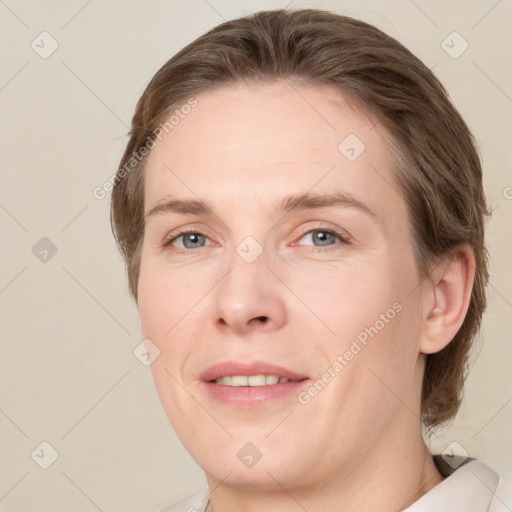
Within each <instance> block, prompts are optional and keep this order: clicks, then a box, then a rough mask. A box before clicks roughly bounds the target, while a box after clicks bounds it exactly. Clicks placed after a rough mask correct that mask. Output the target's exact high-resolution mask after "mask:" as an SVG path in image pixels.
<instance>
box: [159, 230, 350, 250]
mask: <svg viewBox="0 0 512 512" xmlns="http://www.w3.org/2000/svg"><path fill="white" fill-rule="evenodd" d="M315 231H316V232H321V233H328V234H330V235H334V236H335V237H337V238H339V240H340V243H341V244H343V245H347V244H349V243H350V239H349V237H348V236H347V235H346V234H344V233H341V232H340V231H338V230H336V229H334V228H330V227H327V226H318V227H315V228H313V229H308V230H307V231H305V232H304V233H302V235H301V236H300V238H299V240H301V239H302V238H304V237H305V236H306V235H308V234H309V233H312V232H315ZM190 234H194V235H201V236H204V237H205V238H208V236H207V235H205V234H204V233H202V232H201V231H199V230H197V229H185V230H183V231H179V232H178V233H175V234H174V235H172V237H171V238H168V239H166V240H164V242H163V244H162V245H163V247H164V248H166V247H167V246H170V245H171V244H172V242H174V241H175V240H177V239H178V238H180V237H182V236H184V235H190ZM336 245H337V244H330V245H326V246H319V247H315V246H311V247H312V252H327V251H330V250H335V249H336V248H337V247H336ZM177 249H178V251H180V252H182V253H188V252H194V251H196V250H197V249H186V248H185V249H183V248H181V247H178V248H177ZM199 249H201V247H199Z"/></svg>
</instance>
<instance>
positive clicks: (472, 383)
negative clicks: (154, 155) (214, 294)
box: [0, 0, 512, 512]
mask: <svg viewBox="0 0 512 512" xmlns="http://www.w3.org/2000/svg"><path fill="white" fill-rule="evenodd" d="M285 6H288V7H290V8H300V7H313V8H323V9H328V10H332V11H335V12H338V13H341V14H347V15H351V16H354V17H356V18H360V19H362V20H364V21H367V22H369V23H372V24H374V25H376V26H377V27H379V28H380V29H382V30H384V31H385V32H387V33H388V34H390V35H391V36H393V37H395V38H397V39H398V40H399V41H400V42H402V43H403V44H405V46H407V47H408V48H409V49H410V50H411V51H413V52H414V53H415V54H416V55H417V56H418V57H420V58H421V59H422V60H423V61H424V62H425V63H426V65H427V66H429V67H430V68H432V69H433V71H434V73H435V74H436V75H437V76H438V77H439V78H440V79H441V81H442V82H443V83H444V84H445V86H446V87H447V89H448V91H449V93H450V95H451V97H452V99H453V101H454V103H455V105H456V106H457V108H458V109H459V110H460V112H461V113H462V115H463V117H464V118H465V119H466V121H467V123H468V124H469V126H470V128H471V130H472V131H473V133H474V135H475V138H476V140H477V143H478V145H479V147H480V150H481V154H482V159H483V164H484V172H485V190H486V194H487V197H488V201H489V203H490V205H491V206H492V208H493V210H494V215H493V218H492V220H491V221H490V222H489V224H488V230H487V234H488V246H489V250H490V253H491V257H492V261H491V268H490V271H491V286H490V288H489V297H490V299H489V308H488V311H487V312H486V314H485V319H484V325H483V330H482V336H481V338H480V341H479V343H478V344H477V346H476V349H475V351H474V354H473V361H474V364H473V367H472V371H471V374H470V377H469V378H468V380H467V386H466V394H465V401H464V404H463V407H462V409H461V411H460V414H459V415H458V417H457V419H456V420H455V421H454V422H453V424H452V425H450V426H449V427H448V428H446V429H444V430H442V431H439V432H437V433H436V435H435V436H434V437H433V438H432V441H431V443H432V444H431V446H432V449H433V450H434V451H437V452H441V451H443V450H444V449H445V448H446V447H447V446H449V445H452V447H455V451H461V450H465V451H467V452H468V453H469V454H470V455H471V456H473V457H476V458H479V459H481V460H483V461H484V462H486V463H488V464H489V465H490V466H491V467H493V468H494V469H495V470H496V471H498V472H505V471H507V468H508V467H509V466H510V465H511V453H512V438H511V435H510V432H511V431H512V429H511V425H512V383H511V378H510V368H511V363H512V342H511V340H510V332H511V325H512V324H511V317H512V272H511V263H510V262H511V259H512V244H511V234H510V233H511V229H510V221H511V218H512V173H511V162H512V152H511V147H512V144H511V131H512V130H511V118H512V74H511V67H510V66H511V64H510V63H511V61H512V55H511V48H512V32H511V31H510V26H511V25H512V2H511V1H510V0H501V1H496V0H493V1H485V0H480V1H474V0H472V1H468V0H457V1H455V0H452V1H448V2H447V1H445V0H435V1H432V0H430V1H426V0H414V1H413V0H392V1H391V0H388V1H386V2H383V1H382V0H380V1H379V0H373V1H372V0H350V1H349V0H347V1H344V0H337V1H334V0H333V1H327V0H325V1H320V0H319V1H311V2H301V1H299V0H294V1H292V2H289V0H283V1H273V2H271V1H257V0H251V1H245V2H240V1H235V0H209V1H206V0H189V1H187V2H178V1H163V0H150V1H144V2H142V1H138V2H136V1H123V2H121V1H100V0H89V1H86V0H72V1H70V0H68V1H55V0H48V1H45V2H37V1H35V0H34V1H27V0H5V1H3V0H2V1H0V40H1V48H2V50H1V52H2V65H1V70H0V73H1V74H0V109H1V116H2V125H1V135H0V145H1V165H2V168H1V169H2V171H1V180H2V181H1V187H0V229H1V244H2V245H1V247H2V250H1V270H0V311H1V313H0V314H1V317H0V326H1V327H0V328H1V341H0V344H1V345H0V347H1V348H0V350H1V352H0V355H1V357H0V460H1V463H0V510H3V511H8V512H26V511H28V510H37V511H38V512H67V511H69V510H73V511H75V512H80V511H83V512H89V511H91V512H92V511H95V510H100V511H103V512H108V511H124V512H136V511H137V512H151V511H154V510H157V509H158V508H159V507H163V506H164V505H166V504H169V503H172V502H174V501H177V500H179V499H181V498H183V497H185V496H187V495H189V494H191V493H193V492H195V491H196V490H197V489H199V488H201V487H203V486H205V480H204V476H203V473H202V471H201V469H200V468H199V467H198V466H197V465H196V464H195V463H194V461H193V460H192V459H191V458H190V457H189V456H188V454H187V453H186V451H185V450H184V448H183V447H182V446H181V444H180V442H179V441H178V440H177V438H176V436H175V434H174V432H173V430H172V428H171V426H170V425H169V424H168V421H167V418H166V417H165V414H164V412H163V410H162V407H161V405H160V403H159V400H158V397H157V394H156V391H155V389H154V386H153V382H152V378H151V373H150V370H149V368H147V367H145V366H144V365H143V364H142V363H141V362H140V361H139V359H137V357H135V355H134V353H133V352H134V349H135V348H136V347H137V346H138V345H139V343H140V342H141V339H140V332H139V324H138V316H137V310H136V307H135V305H134V303H133V301H132V300H131V299H130V297H129V295H128V292H127V287H126V278H125V274H124V266H123V262H122V260H121V257H120V256H119V254H118V253H117V250H116V247H115V245H114V241H113V238H112V234H111V228H110V223H109V197H106V198H105V199H103V200H99V199H96V198H95V197H94V196H93V193H92V192H93V189H94V188H95V187H98V186H101V185H102V184H103V183H104V182H105V181H106V180H108V178H109V177H110V176H112V174H113V173H114V172H115V170H116V168H117V165H118V163H119V160H120V157H121V154H122V152H123V149H124V146H125V144H126V142H127V137H126V134H127V131H128V127H129V123H130V121H131V116H132V114H133V110H134V107H135V103H136V101H137V99H138V98H139V96H140V95H141V94H142V92H143V90H144V88H145V86H146V85H147V83H148V81H149V80H150V78H151V77H152V76H153V74H154V73H155V72H156V71H157V70H158V69H159V68H160V67H161V66H162V65H163V64H164V62H166V61H167V59H169V58H170V57H171V56H172V55H173V54H174V53H176V52H177V51H178V50H179V49H180V48H182V47H183V46H184V45H185V44H187V43H189V42H190V41H192V40H193V39H195V38H196V37H197V36H199V35H201V34H202V33H204V32H205V31H207V30H208V29H210V28H212V27H213V26H215V25H217V24H219V23H220V22H222V21H223V20H227V19H231V18H236V17H239V16H242V15H246V14H249V13H251V12H254V11H257V10H261V9H268V8H272V9H274V8H282V7H285ZM453 32H457V34H453ZM42 33H43V34H42ZM57 45H58V46H57ZM466 46H467V48H466ZM52 52H53V53H52ZM41 443H47V444H41ZM452 443H456V444H452ZM43 466H48V467H47V468H46V469H45V468H44V467H43ZM509 506H510V507H512V504H509Z"/></svg>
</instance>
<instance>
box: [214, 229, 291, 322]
mask: <svg viewBox="0 0 512 512" xmlns="http://www.w3.org/2000/svg"><path fill="white" fill-rule="evenodd" d="M268 263H269V254H268V253H267V251H265V250H264V248H263V246H262V245H261V244H260V243H259V242H258V241H257V240H256V239H255V238H254V237H252V236H247V237H245V238H244V239H243V240H242V241H241V242H240V243H239V244H238V245H237V246H236V247H235V248H234V251H233V253H232V255H231V257H230V258H229V270H228V272H227V274H225V276H224V277H223V278H222V279H221V282H220V283H219V284H218V286H217V287H216V292H215V298H214V300H215V305H214V308H213V311H214V313H213V314H214V318H213V320H214V322H215V323H216V324H217V325H222V326H225V327H231V328H232V329H234V330H236V331H239V332H243V331H244V330H247V329H251V328H252V326H253V325H255V324H262V323H264V324H265V325H267V326H273V328H275V327H278V326H280V325H282V323H283V322H284V319H285V306H284V303H283V295H282V290H279V289H278V288H279V283H278V282H276V281H277V280H276V278H275V276H274V275H273V274H272V272H271V271H270V270H269V268H268V267H267V265H268Z"/></svg>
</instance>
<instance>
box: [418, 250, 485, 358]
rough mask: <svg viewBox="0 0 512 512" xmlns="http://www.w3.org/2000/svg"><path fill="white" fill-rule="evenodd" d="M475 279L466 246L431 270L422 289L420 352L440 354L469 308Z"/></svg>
mask: <svg viewBox="0 0 512 512" xmlns="http://www.w3.org/2000/svg"><path fill="white" fill-rule="evenodd" d="M474 278H475V257H474V254H473V251H472V249H471V248H470V247H469V246H467V245H464V246H462V247H458V248H457V249H456V250H454V251H453V252H452V253H451V254H450V255H449V256H447V257H446V258H445V259H444V260H443V261H442V262H441V263H440V264H439V265H437V266H436V267H435V269H434V270H433V271H432V274H431V278H430V279H429V280H428V281H426V282H425V287H424V290H423V293H424V300H423V304H424V315H423V318H424V325H423V336H422V339H421V343H420V351H421V353H423V354H433V353H435V352H439V351H440V350H442V349H443V348H444V347H446V345H448V343H450V341H451V340H452V339H453V338H454V336H455V335H456V334H457V331H458V330H459V329H460V327H461V325H462V322H463V321H464V318H465V316H466V313H467V310H468V307H469V301H470V299H471V292H472V290H473V281H474Z"/></svg>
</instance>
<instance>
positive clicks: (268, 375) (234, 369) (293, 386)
mask: <svg viewBox="0 0 512 512" xmlns="http://www.w3.org/2000/svg"><path fill="white" fill-rule="evenodd" d="M200 380H201V381H202V386H203V388H204V389H205V391H206V393H207V394H208V396H209V398H213V399H214V400H215V401H218V402H221V403H223V404H227V405H231V406H234V407H242V408H253V407H260V406H262V405H265V404H268V403H270V402H274V401H276V400H279V399H288V400H289V399H290V398H291V397H295V396H296V394H297V393H298V392H299V391H300V389H301V388H302V387H304V386H305V384H306V383H307V382H308V381H310V379H309V377H307V376H306V375H304V374H301V373H297V372H295V371H292V370H290V369H288V368H283V367H281V366H277V365H274V364H270V363H264V362H260V361H255V362H252V363H236V362H232V361H225V362H221V363H217V364H215V365H213V366H210V367H209V368H208V369H207V370H205V371H204V372H203V373H202V374H201V376H200Z"/></svg>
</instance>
